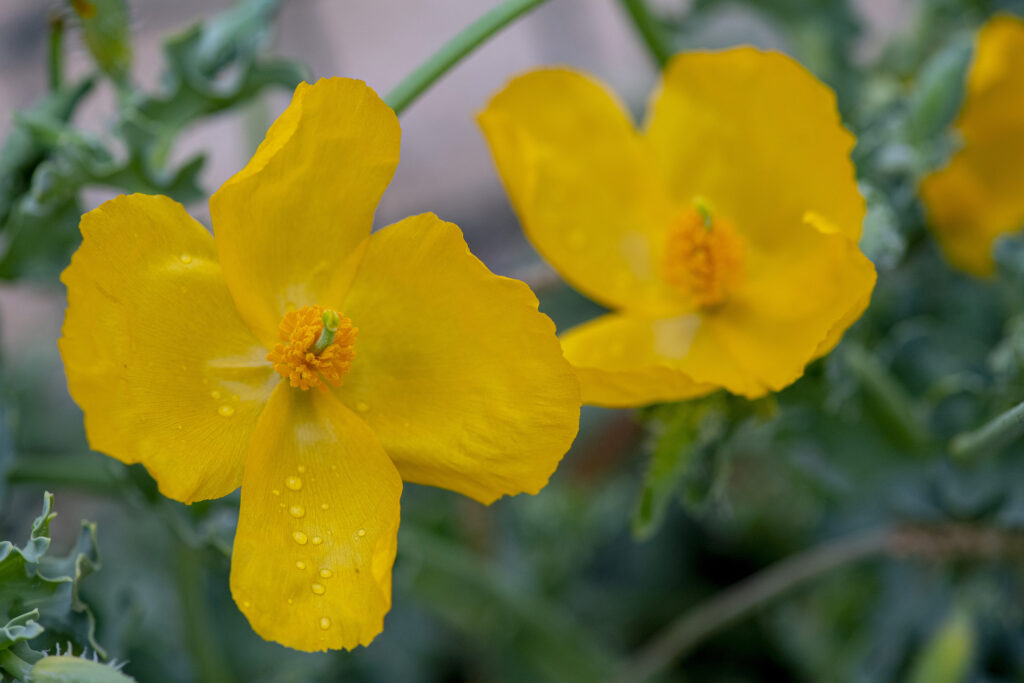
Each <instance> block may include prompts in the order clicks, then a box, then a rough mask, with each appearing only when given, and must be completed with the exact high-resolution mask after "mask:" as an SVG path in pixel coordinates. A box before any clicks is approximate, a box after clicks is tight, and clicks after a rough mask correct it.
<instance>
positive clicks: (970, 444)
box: [949, 403, 1024, 459]
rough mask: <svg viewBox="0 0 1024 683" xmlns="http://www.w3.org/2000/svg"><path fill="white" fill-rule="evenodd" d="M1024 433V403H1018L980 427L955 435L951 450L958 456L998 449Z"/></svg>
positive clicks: (973, 455)
mask: <svg viewBox="0 0 1024 683" xmlns="http://www.w3.org/2000/svg"><path fill="white" fill-rule="evenodd" d="M1022 435H1024V403H1018V404H1017V405H1015V406H1014V407H1013V408H1010V409H1009V410H1007V411H1006V412H1005V413H1003V414H1002V415H998V416H996V417H995V418H993V419H992V420H990V421H989V422H986V423H985V424H983V425H982V426H981V427H979V428H978V429H975V430H973V431H970V432H964V433H963V434H958V435H957V436H955V437H953V440H952V441H951V442H950V444H949V450H950V451H951V452H952V453H953V455H955V456H956V457H958V458H964V459H968V458H974V457H976V456H978V455H979V454H982V453H991V452H993V451H997V450H999V449H1000V448H1002V447H1003V446H1008V445H1009V444H1010V443H1012V442H1014V441H1016V440H1017V439H1019V438H1020V437H1021V436H1022Z"/></svg>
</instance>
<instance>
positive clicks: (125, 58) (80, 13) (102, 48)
mask: <svg viewBox="0 0 1024 683" xmlns="http://www.w3.org/2000/svg"><path fill="white" fill-rule="evenodd" d="M68 4H69V5H70V6H71V9H72V10H74V12H75V14H76V16H77V18H78V22H79V24H80V25H81V27H82V37H83V38H84V39H85V45H86V47H87V48H89V53H90V54H91V55H92V58H93V61H95V62H96V65H97V66H99V67H100V69H102V70H103V71H104V72H106V74H107V75H108V76H110V78H112V79H113V80H114V81H115V82H117V83H119V84H123V83H124V82H125V81H126V79H127V78H128V77H129V76H130V75H131V68H132V43H131V33H130V28H131V19H130V17H129V15H128V5H127V3H126V2H125V0H68Z"/></svg>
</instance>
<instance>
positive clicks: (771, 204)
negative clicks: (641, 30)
mask: <svg viewBox="0 0 1024 683" xmlns="http://www.w3.org/2000/svg"><path fill="white" fill-rule="evenodd" d="M479 121H480V124H481V126H482V127H483V130H484V133H485V135H486V137H487V139H488V142H489V143H490V146H491V150H492V153H493V155H494V159H495V161H496V164H497V167H498V171H499V173H500V174H501V177H502V179H503V181H504V183H505V187H506V188H507V190H508V193H509V195H510V197H511V200H512V204H513V206H514V208H515V209H516V212H517V213H518V215H519V218H520V220H521V221H522V223H523V226H524V228H525V230H526V233H527V235H528V237H529V238H530V240H531V241H532V242H533V244H534V245H535V246H536V247H537V249H538V250H539V251H540V252H541V254H543V255H544V256H545V257H546V258H547V259H548V260H549V261H550V262H551V264H552V265H553V266H554V267H555V268H556V269H557V270H558V271H559V272H560V273H561V274H562V275H563V276H564V277H565V278H566V279H567V280H568V281H569V282H570V284H572V285H574V286H575V287H576V288H578V289H579V290H580V291H581V292H583V293H585V294H587V295H588V296H590V297H591V298H593V299H595V300H596V301H598V302H599V303H601V304H602V305H604V306H606V307H608V308H610V309H612V311H613V312H611V313H609V314H607V315H604V316H601V317H599V318H597V319H596V320H593V321H591V322H589V323H586V324H584V325H582V326H580V327H577V328H575V329H573V330H571V331H569V332H568V333H567V334H566V335H565V336H564V338H563V348H564V349H565V353H566V357H567V358H568V359H569V361H570V362H571V363H572V364H573V365H574V366H575V368H576V372H577V376H578V377H579V378H580V381H581V384H582V388H583V400H584V402H585V403H594V404H601V405H609V406H626V405H640V404H645V403H649V402H652V401H661V400H679V399H686V398H691V397H694V396H699V395H702V394H706V393H709V392H711V391H713V390H715V389H716V388H719V387H724V388H725V389H727V390H729V391H731V392H733V393H736V394H742V395H744V396H748V397H755V396H760V395H763V394H765V393H767V392H769V391H775V390H779V389H782V388H783V387H785V386H786V385H788V384H790V383H791V382H793V381H794V380H796V379H797V378H798V377H800V375H801V374H802V373H803V370H804V367H805V366H806V365H807V363H808V362H810V361H811V360H813V359H814V358H816V357H819V356H821V355H824V354H825V353H828V352H829V351H830V350H831V349H832V348H833V347H834V346H835V345H836V343H838V341H839V338H840V337H841V336H842V334H843V332H844V331H845V330H846V328H847V327H849V326H850V325H851V324H852V323H853V322H854V321H855V320H856V319H857V318H858V317H859V316H860V314H861V313H862V312H863V311H864V309H865V308H866V307H867V304H868V301H869V299H870V297H871V291H872V289H873V287H874V282H875V271H874V267H873V266H872V265H871V263H870V262H869V261H868V260H867V259H866V258H865V257H864V255H863V254H861V252H860V250H859V249H858V247H857V241H858V239H859V238H860V232H861V222H862V220H863V217H864V201H863V199H862V198H861V196H860V194H859V193H858V191H857V185H856V182H855V179H854V169H853V165H852V163H851V161H850V158H849V151H850V149H851V148H852V146H853V143H854V140H853V137H852V136H851V135H850V134H849V133H848V132H847V131H846V130H845V129H843V127H842V126H841V124H840V121H839V116H838V113H837V110H836V104H835V97H834V95H833V93H832V92H831V91H830V90H829V89H828V88H827V87H825V86H824V85H822V84H821V83H819V82H818V81H817V80H815V78H814V77H813V76H811V75H810V74H809V73H808V72H807V71H806V70H804V69H803V68H802V67H801V66H800V65H799V64H797V63H796V62H794V61H793V60H791V59H790V58H788V57H786V56H784V55H781V54H777V53H771V52H767V53H766V52H759V51H757V50H754V49H751V48H739V49H733V50H728V51H725V52H718V53H690V54H682V55H678V56H677V57H675V58H674V59H673V60H672V61H671V62H670V64H669V65H668V67H667V68H666V70H665V73H664V75H663V78H662V82H661V85H660V87H659V88H658V90H657V91H656V92H655V95H654V97H653V98H652V100H651V105H650V111H649V114H648V120H647V124H646V126H645V127H644V130H642V131H639V132H638V131H637V130H636V129H635V128H634V126H633V123H632V121H631V120H630V118H629V116H628V115H627V113H626V112H625V110H624V109H623V107H622V106H621V105H620V104H619V103H618V102H617V101H616V99H615V98H614V96H613V95H612V94H611V93H610V92H609V91H608V90H607V89H606V88H604V87H603V86H602V85H600V84H599V83H596V82H595V81H593V80H591V79H590V78H588V77H586V76H584V75H581V74H578V73H574V72H571V71H567V70H564V69H549V70H542V71H536V72H532V73H528V74H526V75H523V76H520V77H519V78H516V79H514V80H513V81H512V82H511V83H510V84H509V85H508V86H507V87H506V88H505V89H504V90H503V91H502V92H500V93H499V94H498V95H496V96H495V97H494V99H493V100H492V101H491V102H490V104H489V105H488V107H487V108H486V109H485V110H484V111H483V112H482V113H481V115H480V117H479Z"/></svg>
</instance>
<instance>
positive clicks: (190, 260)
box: [178, 254, 192, 264]
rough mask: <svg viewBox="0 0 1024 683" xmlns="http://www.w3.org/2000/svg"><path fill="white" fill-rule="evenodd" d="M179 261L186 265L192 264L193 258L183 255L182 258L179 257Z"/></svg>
mask: <svg viewBox="0 0 1024 683" xmlns="http://www.w3.org/2000/svg"><path fill="white" fill-rule="evenodd" d="M178 260H180V261H181V262H182V263H185V264H188V263H192V257H191V256H189V255H188V254H182V255H181V256H179V257H178Z"/></svg>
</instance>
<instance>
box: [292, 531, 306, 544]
mask: <svg viewBox="0 0 1024 683" xmlns="http://www.w3.org/2000/svg"><path fill="white" fill-rule="evenodd" d="M292 538H294V539H295V542H296V543H298V544H299V545H306V534H304V533H302V532H301V531H295V532H293V533H292Z"/></svg>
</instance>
